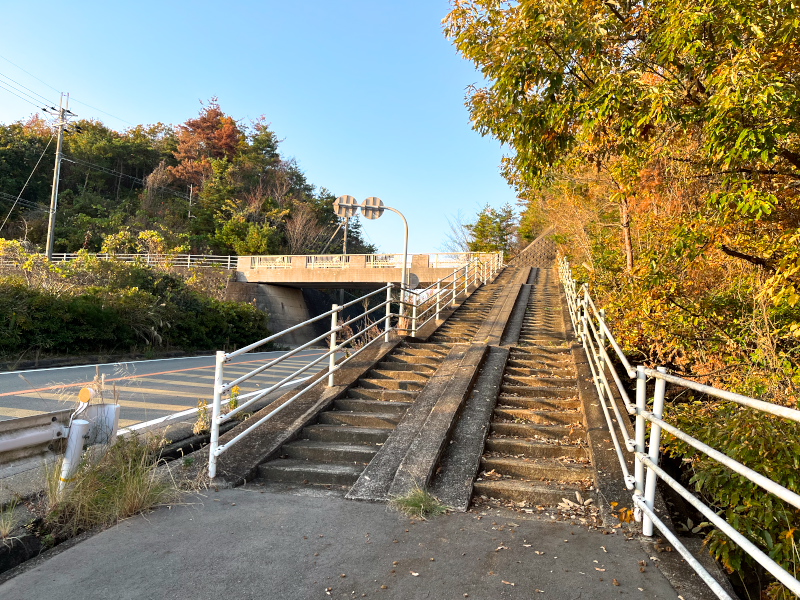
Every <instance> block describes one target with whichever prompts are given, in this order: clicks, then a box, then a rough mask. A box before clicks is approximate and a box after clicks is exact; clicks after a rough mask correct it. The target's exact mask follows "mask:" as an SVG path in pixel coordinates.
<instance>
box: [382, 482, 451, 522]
mask: <svg viewBox="0 0 800 600" xmlns="http://www.w3.org/2000/svg"><path fill="white" fill-rule="evenodd" d="M389 506H391V507H392V508H393V509H394V510H397V511H399V512H401V513H403V514H405V515H407V516H409V517H413V518H415V519H427V518H428V517H436V516H438V515H443V514H445V513H447V512H448V511H449V510H450V508H449V507H448V506H445V505H444V504H442V502H441V501H440V500H439V499H438V498H437V497H436V496H434V495H433V494H431V493H430V492H429V491H428V490H425V489H422V488H421V487H420V486H418V485H417V486H414V489H412V490H411V491H410V492H408V494H406V495H405V496H396V497H394V498H392V499H391V500H390V502H389Z"/></svg>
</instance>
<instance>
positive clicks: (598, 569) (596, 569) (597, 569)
mask: <svg viewBox="0 0 800 600" xmlns="http://www.w3.org/2000/svg"><path fill="white" fill-rule="evenodd" d="M594 570H595V571H605V569H601V568H600V567H595V568H594Z"/></svg>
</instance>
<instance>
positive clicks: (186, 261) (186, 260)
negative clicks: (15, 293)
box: [51, 252, 239, 269]
mask: <svg viewBox="0 0 800 600" xmlns="http://www.w3.org/2000/svg"><path fill="white" fill-rule="evenodd" d="M81 256H90V257H93V258H99V259H101V260H119V261H122V262H141V263H144V264H146V265H170V266H173V267H213V266H221V267H224V268H226V269H235V268H236V264H237V260H238V258H239V257H238V256H218V255H211V254H155V253H153V254H148V253H140V254H110V253H98V254H88V255H86V254H79V253H75V252H60V253H54V254H53V257H52V259H51V260H52V261H53V262H69V261H72V260H75V259H77V258H80V257H81Z"/></svg>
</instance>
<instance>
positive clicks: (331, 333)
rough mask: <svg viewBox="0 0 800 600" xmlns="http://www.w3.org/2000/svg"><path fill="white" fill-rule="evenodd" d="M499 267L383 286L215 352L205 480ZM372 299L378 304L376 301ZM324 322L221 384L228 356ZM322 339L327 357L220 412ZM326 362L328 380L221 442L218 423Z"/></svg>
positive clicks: (487, 264)
mask: <svg viewBox="0 0 800 600" xmlns="http://www.w3.org/2000/svg"><path fill="white" fill-rule="evenodd" d="M500 268H502V261H498V260H481V259H480V258H475V259H472V260H470V261H469V262H468V263H467V264H466V265H464V266H462V267H460V268H458V269H456V270H455V271H453V272H452V273H450V274H449V275H447V276H446V277H443V278H442V279H440V280H439V281H437V282H436V283H434V284H432V285H431V286H429V287H427V288H425V289H424V290H410V289H407V288H404V287H402V286H399V285H396V284H393V283H387V284H386V285H385V286H383V287H381V288H380V289H378V290H375V291H373V292H370V293H368V294H365V295H363V296H361V297H360V298H356V299H355V300H352V301H350V302H347V303H346V304H343V305H341V306H340V305H337V304H334V305H333V306H332V307H331V310H329V311H327V312H325V313H323V314H321V315H319V316H317V317H314V318H313V319H309V320H308V321H305V322H303V323H300V324H298V325H295V326H294V327H289V328H288V329H285V330H283V331H281V332H279V333H276V334H274V335H271V336H269V337H267V338H264V339H262V340H259V341H258V342H255V343H253V344H250V345H249V346H245V347H244V348H241V349H239V350H236V351H234V352H229V353H226V352H224V351H221V350H220V351H218V352H217V354H216V369H215V372H214V395H213V403H212V411H211V443H210V448H209V459H208V474H209V477H211V478H214V477H215V476H216V474H217V458H218V457H219V456H220V455H222V454H223V453H224V452H227V451H229V450H230V449H231V448H232V447H233V446H234V445H236V444H237V443H239V442H240V441H242V440H243V439H244V438H245V437H247V436H248V435H250V434H251V433H252V432H253V431H254V430H255V429H256V428H257V427H259V426H261V425H262V424H264V423H266V422H267V421H268V420H269V419H271V418H273V417H274V416H275V415H277V414H278V413H279V412H281V411H282V410H284V409H285V408H286V407H287V406H289V405H290V404H291V403H292V402H294V401H295V400H297V399H298V398H299V397H300V396H302V395H303V394H304V393H306V392H307V391H308V390H310V389H311V388H313V387H314V386H317V385H320V384H323V383H324V384H327V385H328V386H329V387H330V386H333V385H334V376H335V373H336V371H338V370H340V369H341V368H342V367H343V366H344V365H346V364H347V363H348V362H350V361H351V360H352V359H353V358H355V357H356V356H358V355H359V354H360V353H361V352H363V351H364V350H366V349H367V348H369V347H370V346H372V345H373V344H375V343H378V342H380V341H381V340H382V341H383V342H389V341H390V336H391V333H392V332H401V331H402V332H404V333H406V334H410V336H411V337H416V335H417V332H418V331H419V329H420V328H421V327H422V326H423V325H424V324H425V323H428V322H429V321H430V320H432V319H438V318H439V316H440V313H441V310H442V309H443V308H444V307H445V306H447V304H448V303H451V304H455V302H456V300H457V298H458V297H459V296H465V295H466V294H467V293H468V292H469V289H470V288H472V287H475V286H479V285H481V284H484V283H486V282H487V281H489V280H490V279H491V278H492V277H493V276H494V275H495V274H496V273H497V272H498V271H499V270H500ZM373 298H374V299H380V300H379V301H378V302H377V303H375V301H374V300H373ZM362 303H364V304H365V306H367V305H369V304H374V306H372V307H371V308H367V309H365V310H364V312H363V313H362V314H360V315H358V316H357V317H354V318H351V319H347V318H346V317H344V316H343V311H344V310H345V309H347V308H349V307H351V306H356V305H358V304H362ZM395 304H396V305H398V308H399V310H398V312H397V313H395V312H392V306H393V305H395ZM377 314H381V316H380V317H379V318H377V319H375V320H373V318H372V317H370V315H377ZM328 318H330V323H331V325H330V329H329V330H328V331H326V332H325V333H323V334H321V335H318V336H317V337H315V338H314V339H312V340H310V341H308V342H306V343H305V344H303V345H301V346H298V347H297V348H295V349H293V350H290V351H289V352H286V353H285V354H283V355H282V356H279V357H278V358H276V359H274V360H272V361H270V362H268V363H267V364H265V365H262V366H260V367H258V368H256V369H253V370H252V371H250V372H249V373H246V374H245V375H242V376H241V377H237V378H236V379H233V380H231V381H228V382H227V383H226V382H225V363H227V362H229V361H230V360H231V359H232V358H234V357H236V356H239V355H242V354H245V353H247V352H251V351H253V350H256V349H257V348H260V347H262V346H264V345H265V344H268V343H270V342H274V341H276V340H278V339H280V338H281V337H282V336H284V335H286V334H288V333H290V332H292V331H296V330H298V329H300V328H303V327H308V326H309V325H312V324H314V323H317V322H319V321H323V320H324V319H328ZM340 334H343V335H342V337H343V338H344V339H341V338H340V337H339V336H340ZM325 340H327V341H328V347H329V349H328V351H327V352H326V353H325V354H323V355H322V356H320V357H318V358H316V359H315V360H313V361H311V362H310V363H308V364H306V365H304V366H303V367H301V368H299V369H297V370H295V371H294V372H292V373H290V374H288V375H285V376H284V377H283V378H282V379H281V380H280V381H278V382H277V383H275V384H273V385H271V386H269V387H267V388H265V389H263V390H259V391H258V392H255V393H252V394H250V395H249V397H248V398H247V399H246V400H245V401H244V402H241V403H240V404H238V406H236V407H235V408H233V409H230V410H228V411H227V412H226V413H224V414H223V412H222V407H223V404H225V403H228V406H230V404H229V402H230V398H228V399H227V400H223V397H224V396H230V393H231V390H233V388H234V387H236V386H238V385H240V384H241V383H243V382H245V381H247V380H248V379H250V378H252V377H255V376H256V375H259V374H260V373H263V372H265V371H266V370H267V369H270V368H272V367H276V366H277V365H280V364H281V363H282V362H283V361H284V360H286V359H287V358H290V357H291V356H293V355H295V354H297V353H298V352H300V351H301V350H305V349H306V348H308V347H310V346H312V345H314V344H318V343H321V342H323V341H325ZM342 353H345V356H344V358H343V359H340V360H338V361H337V356H339V355H340V354H342ZM325 360H327V361H328V371H327V377H324V376H323V377H318V378H316V379H314V380H313V381H311V382H309V383H308V385H305V386H304V387H302V388H301V389H300V390H299V391H297V393H296V394H294V395H293V396H292V397H291V398H289V399H288V400H287V401H286V402H284V403H283V404H281V406H279V407H278V408H276V409H275V410H273V411H271V412H269V413H268V414H266V415H264V416H263V417H261V418H260V419H258V420H257V421H255V422H253V423H252V424H250V425H249V426H248V427H247V428H246V429H244V430H243V431H242V432H240V433H239V434H238V435H236V436H235V437H233V438H232V439H230V440H229V441H228V442H226V443H224V444H220V443H219V430H220V425H221V424H222V423H224V422H225V421H228V420H230V419H232V418H234V417H235V416H236V415H238V414H240V413H241V412H242V411H243V410H245V409H246V408H248V407H249V406H251V405H252V404H253V403H254V402H256V401H258V400H260V399H261V398H263V397H264V396H266V395H267V394H269V393H271V392H272V391H274V390H276V389H278V388H279V387H280V386H282V385H284V384H285V383H287V382H289V381H292V380H295V379H296V378H297V377H298V376H299V375H302V374H303V373H305V372H306V371H308V370H309V369H311V368H312V367H314V366H315V365H317V364H319V363H322V362H323V361H325ZM239 400H242V398H241V397H240V398H239Z"/></svg>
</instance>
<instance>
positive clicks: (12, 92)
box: [0, 81, 42, 110]
mask: <svg viewBox="0 0 800 600" xmlns="http://www.w3.org/2000/svg"><path fill="white" fill-rule="evenodd" d="M3 83H4V82H2V81H0V90H5V91H7V92H8V93H9V94H11V95H13V96H16V97H17V98H19V99H20V100H23V101H25V102H27V103H28V104H31V105H33V106H35V107H36V108H38V109H39V110H41V109H42V107H41V106H39V104H40V103H39V102H32V101H30V100H28V99H27V98H25V97H23V96H20V95H19V94H17V93H16V92H15V91H12V90H10V89H8V88H7V87H3Z"/></svg>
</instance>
